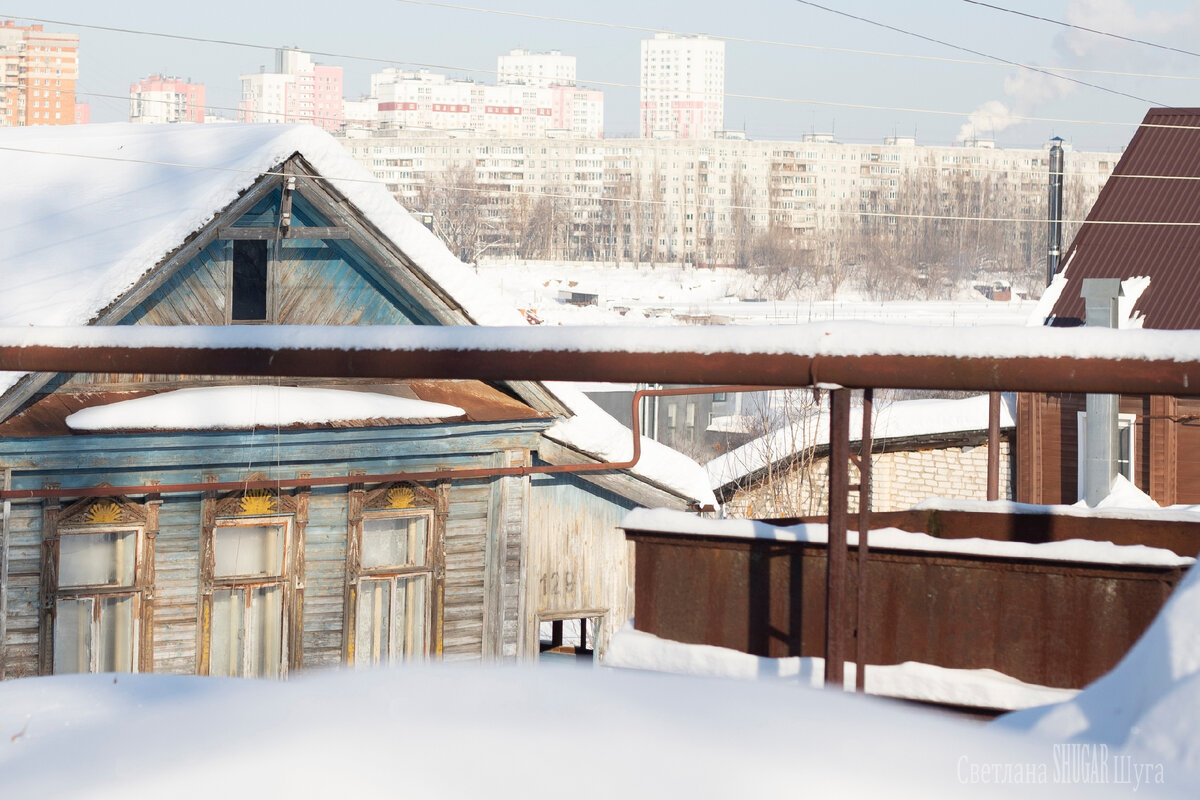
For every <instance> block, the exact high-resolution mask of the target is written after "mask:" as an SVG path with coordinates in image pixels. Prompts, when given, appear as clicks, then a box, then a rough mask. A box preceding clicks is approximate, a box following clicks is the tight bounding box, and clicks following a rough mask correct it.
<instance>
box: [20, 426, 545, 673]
mask: <svg viewBox="0 0 1200 800" xmlns="http://www.w3.org/2000/svg"><path fill="white" fill-rule="evenodd" d="M545 424H546V421H545V420H529V421H522V422H516V423H504V424H494V423H493V424H480V423H467V424H452V425H440V426H438V425H435V426H411V427H404V428H390V429H345V430H338V431H328V430H326V431H287V432H283V433H282V434H278V435H277V434H276V433H275V432H270V433H263V432H261V431H260V432H258V433H256V434H250V433H206V434H178V435H157V436H155V435H137V436H124V435H113V436H77V437H47V438H41V439H22V440H20V441H19V442H18V441H15V440H3V441H0V463H8V464H11V465H12V467H13V479H12V480H13V486H14V487H15V488H40V487H41V486H42V485H43V484H44V483H46V482H47V481H54V482H57V483H60V484H62V485H63V486H68V487H69V486H79V487H86V486H92V485H96V484H98V483H101V482H104V483H109V484H112V485H144V484H146V483H148V482H151V481H156V482H161V483H183V482H199V481H203V480H204V479H205V477H206V476H211V477H212V478H215V479H216V480H219V481H237V480H243V479H245V478H246V477H247V476H248V474H249V473H250V472H263V473H265V474H266V475H267V476H268V477H273V476H276V475H278V476H280V477H284V476H286V477H289V478H291V477H295V476H297V475H299V474H301V473H310V474H312V475H313V476H315V477H320V476H324V475H348V474H350V473H351V472H352V471H353V470H365V471H367V472H375V473H381V472H395V471H402V470H414V471H416V470H420V471H425V470H434V469H454V468H461V467H471V466H480V465H498V464H501V463H505V459H506V453H508V456H507V458H509V459H515V461H516V462H521V461H524V460H526V459H527V458H528V455H527V454H528V452H529V450H530V446H531V445H532V444H533V442H534V437H536V435H537V431H539V430H540V429H541V428H542V427H544V426H545ZM5 450H8V451H9V452H7V453H6V452H5ZM511 482H515V484H516V485H517V487H518V491H517V492H516V493H515V494H514V493H513V492H512V490H511V487H510V486H507V485H506V483H511ZM527 484H528V480H527V479H523V478H515V479H511V478H510V479H499V478H497V479H488V480H485V479H478V480H472V481H462V482H458V481H456V482H453V483H451V484H450V487H449V489H448V490H447V491H448V513H447V519H446V548H445V563H444V569H445V594H444V614H443V619H442V654H443V657H444V658H445V659H447V660H479V659H481V658H483V657H485V656H486V655H488V652H487V651H486V650H485V647H484V642H485V636H486V634H487V631H488V630H489V629H488V627H487V625H486V623H485V606H487V607H489V608H491V607H494V608H496V609H501V610H505V611H506V612H507V613H505V614H502V617H501V619H502V624H501V625H499V626H498V627H496V628H495V629H494V631H495V635H496V636H497V637H498V638H497V640H496V644H495V647H494V648H493V649H494V651H495V652H496V653H497V654H512V655H515V654H516V653H517V648H518V642H519V637H518V634H519V627H520V626H519V624H518V621H519V619H520V618H521V613H520V605H519V603H520V599H519V598H520V592H521V584H522V582H523V581H522V577H523V576H522V572H521V569H520V565H521V564H522V563H523V559H524V547H523V541H524V540H523V529H524V525H525V522H526V518H525V500H524V497H525V491H523V490H520V487H521V486H527ZM497 497H499V498H502V499H501V502H500V503H499V504H497V503H496V498H497ZM42 508H43V506H42V504H41V503H40V502H14V503H13V504H12V510H11V513H10V514H9V518H8V523H9V531H10V533H9V541H8V544H9V565H10V568H9V571H8V574H7V576H6V578H5V579H6V582H7V589H8V613H7V617H6V623H7V633H8V647H7V648H6V649H5V654H6V663H5V664H4V665H3V666H4V670H5V673H6V675H7V676H8V677H16V676H22V675H33V674H37V670H38V616H39V605H38V587H39V583H40V580H41V541H42V537H41V525H42V520H43V516H42ZM307 519H308V521H307V525H306V527H305V530H304V540H303V550H302V558H301V559H300V563H302V564H303V572H302V573H301V575H302V580H301V585H302V588H303V592H304V594H303V607H302V619H303V624H302V628H301V632H300V634H301V644H302V652H303V659H302V662H301V666H303V667H305V668H314V667H331V666H336V665H338V664H340V663H341V661H342V647H343V638H342V634H343V624H344V597H345V580H346V575H345V564H346V537H347V531H348V527H349V526H348V503H347V487H345V486H336V487H316V488H314V489H313V490H312V491H311V493H310V494H309V496H308V503H307ZM201 527H202V509H201V500H200V495H199V493H196V494H192V495H168V496H166V497H164V498H163V501H162V505H161V507H160V508H159V509H158V528H159V532H158V535H157V537H156V539H155V546H154V550H153V559H154V560H153V563H154V574H155V580H154V584H153V589H154V592H153V594H154V598H153V615H152V619H153V622H152V628H151V631H152V635H151V637H150V638H151V641H152V648H153V662H152V663H153V669H154V671H156V672H168V673H183V674H193V673H195V672H196V671H197V668H198V664H197V642H198V639H199V634H198V616H199V603H198V590H199V580H200V560H201ZM489 542H491V543H492V546H493V547H495V546H497V544H498V543H499V544H500V549H499V550H498V551H496V552H495V553H493V555H495V556H496V557H497V558H498V560H497V561H496V562H495V563H496V565H497V567H498V572H497V574H498V576H499V578H500V579H499V581H498V582H496V583H495V585H494V586H493V587H492V588H493V590H494V592H495V595H494V596H492V597H491V598H489V597H488V593H487V591H486V589H487V581H486V573H487V566H488V557H489ZM500 595H504V597H501V596H500ZM505 598H508V599H507V600H506V599H505ZM510 606H511V609H509V607H510Z"/></svg>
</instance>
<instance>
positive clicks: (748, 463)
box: [704, 394, 1016, 489]
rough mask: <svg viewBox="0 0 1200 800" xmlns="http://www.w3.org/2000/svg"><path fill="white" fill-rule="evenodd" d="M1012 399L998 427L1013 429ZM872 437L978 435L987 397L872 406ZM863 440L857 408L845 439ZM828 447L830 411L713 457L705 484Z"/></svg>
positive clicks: (1005, 398)
mask: <svg viewBox="0 0 1200 800" xmlns="http://www.w3.org/2000/svg"><path fill="white" fill-rule="evenodd" d="M1015 405H1016V398H1015V397H1014V396H1013V395H1011V394H1005V395H1004V396H1003V398H1002V402H1001V403H1000V427H1001V428H1012V427H1014V425H1015V424H1016V423H1015V422H1014V418H1013V411H1014V410H1015ZM871 427H872V430H871V437H872V439H874V440H875V441H882V440H885V439H903V438H908V437H914V436H935V435H939V434H950V433H965V432H968V431H983V430H987V427H988V396H987V395H978V396H976V397H968V398H965V399H962V400H901V401H899V402H895V403H887V404H881V403H876V405H875V415H874V418H873V419H872V420H871ZM861 438H862V407H861V406H858V407H855V408H853V409H851V411H850V440H851V441H859V440H860V439H861ZM827 444H829V410H828V409H827V408H822V409H821V411H820V412H819V413H812V414H808V415H806V416H805V417H804V418H802V419H800V420H797V421H796V422H794V423H792V424H790V425H787V426H785V427H783V428H781V429H780V430H776V431H773V432H771V433H768V434H766V435H765V436H761V437H759V438H757V439H754V440H753V441H749V442H746V444H744V445H742V446H741V447H738V448H736V449H734V450H731V451H729V452H728V453H725V454H723V455H720V456H717V457H716V458H714V459H713V460H711V461H709V462H708V463H707V464H705V465H704V469H705V470H706V471H707V472H708V477H709V485H710V486H712V487H713V488H714V489H720V488H721V487H723V486H727V485H729V484H730V483H733V482H735V481H739V480H742V479H743V478H746V477H747V476H749V475H753V474H754V473H756V472H758V471H759V470H761V469H765V468H766V467H767V466H768V465H769V464H771V463H775V462H779V461H784V460H786V459H789V458H791V457H792V456H793V455H794V454H795V453H796V452H797V451H798V450H801V449H804V448H808V447H820V446H822V445H827Z"/></svg>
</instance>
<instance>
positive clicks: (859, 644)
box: [854, 389, 875, 693]
mask: <svg viewBox="0 0 1200 800" xmlns="http://www.w3.org/2000/svg"><path fill="white" fill-rule="evenodd" d="M874 408H875V391H874V390H873V389H864V390H863V404H862V442H861V445H862V446H861V447H860V449H859V456H858V602H857V604H856V606H855V614H856V615H857V624H856V625H855V628H856V631H857V635H856V636H855V638H854V663H855V671H854V691H856V692H862V693H866V690H867V688H866V687H867V557H868V556H869V555H870V544H869V542H868V539H869V538H870V531H871V414H872V412H873V411H874Z"/></svg>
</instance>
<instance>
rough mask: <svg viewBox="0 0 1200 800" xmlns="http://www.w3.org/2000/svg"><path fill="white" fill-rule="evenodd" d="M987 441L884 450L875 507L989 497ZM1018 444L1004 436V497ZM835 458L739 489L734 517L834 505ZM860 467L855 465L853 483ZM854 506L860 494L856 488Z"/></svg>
mask: <svg viewBox="0 0 1200 800" xmlns="http://www.w3.org/2000/svg"><path fill="white" fill-rule="evenodd" d="M987 452H988V448H987V445H986V444H982V445H979V446H977V447H938V448H927V449H922V450H905V451H900V452H894V453H878V454H876V455H875V456H873V457H872V459H871V466H872V471H871V483H872V502H871V510H872V511H903V510H905V509H908V508H912V507H913V506H914V505H916V504H917V503H919V502H921V501H922V500H926V499H928V498H930V497H946V498H953V499H963V500H986V499H987ZM1012 456H1013V452H1012V445H1011V443H1010V442H1008V441H1006V440H1001V442H1000V497H1001V499H1010V500H1011V499H1012V497H1013V483H1014V470H1015V464H1014V461H1013V457H1012ZM828 476H829V461H828V458H826V457H821V458H817V459H814V460H813V461H811V462H810V463H808V464H800V465H796V466H794V467H793V468H791V469H789V470H787V471H781V472H779V473H775V474H772V475H770V476H768V477H766V478H763V479H760V480H758V481H756V483H755V484H754V485H752V486H747V487H745V488H743V489H739V490H738V491H736V492H735V493H734V495H733V496H732V497H731V498H730V499H729V501H728V502H727V503H726V504H725V513H726V515H728V516H730V517H752V518H756V519H769V518H772V517H795V516H807V515H814V514H824V513H827V512H828V510H829V479H828ZM857 482H858V470H857V469H855V468H854V466H853V465H851V467H850V483H851V484H854V483H857ZM850 511H851V513H855V512H857V511H858V494H857V492H851V493H850Z"/></svg>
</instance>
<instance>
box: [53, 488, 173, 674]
mask: <svg viewBox="0 0 1200 800" xmlns="http://www.w3.org/2000/svg"><path fill="white" fill-rule="evenodd" d="M101 485H102V486H104V485H107V484H101ZM47 488H58V486H57V485H49V484H48V485H47ZM160 504H161V501H160V500H159V499H158V498H157V497H156V496H151V497H150V498H148V499H147V500H146V501H145V502H144V503H138V502H135V501H133V500H130V499H129V498H127V497H124V496H115V497H83V498H80V499H78V500H75V501H74V502H71V503H69V504H68V505H66V506H65V507H63V506H60V505H59V503H58V502H57V501H56V500H47V501H46V503H45V505H44V506H43V509H42V552H41V556H42V558H41V569H42V574H41V586H40V590H39V608H40V617H39V626H38V627H39V630H38V639H39V647H38V656H39V657H38V672H39V674H41V675H51V674H53V673H54V630H55V624H56V620H57V606H58V600H59V599H60V598H62V599H91V600H93V602H94V604H95V605H94V609H95V611H94V612H93V613H94V614H98V613H99V605H100V602H101V601H102V600H103V599H104V598H113V597H131V598H132V599H133V603H134V607H133V613H132V624H133V630H132V631H130V639H131V646H132V648H133V651H132V658H131V661H130V667H131V670H132V671H133V672H151V671H153V667H154V638H153V628H154V549H155V539H156V537H157V535H158V508H159V505H160ZM118 531H131V532H133V533H134V536H135V541H134V547H133V552H134V571H133V572H134V574H133V582H132V583H131V584H130V585H120V586H109V585H98V586H71V587H62V588H60V587H59V585H58V584H59V574H60V567H61V542H62V537H64V536H86V535H92V534H100V533H113V532H118ZM92 624H93V633H96V632H98V629H97V627H96V626H98V619H94V620H93V623H92ZM94 647H95V645H94ZM93 653H94V654H93V657H92V658H91V662H92V665H91V666H93V667H95V666H97V662H98V650H94V651H93ZM88 671H89V672H90V671H93V670H92V669H89V670H88Z"/></svg>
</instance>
